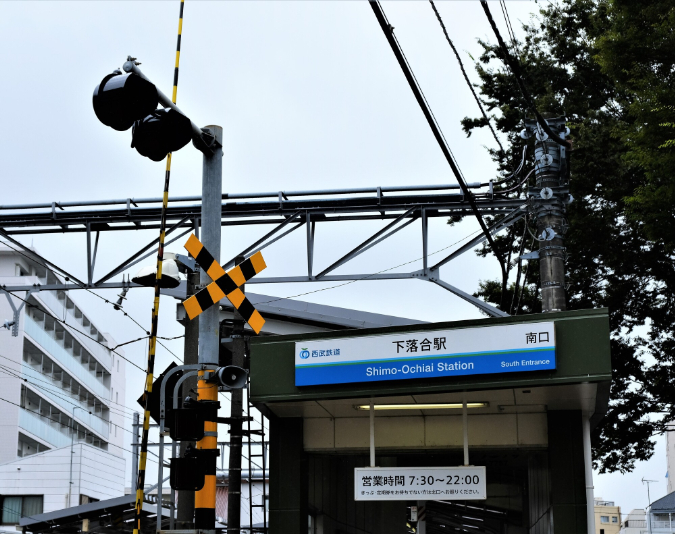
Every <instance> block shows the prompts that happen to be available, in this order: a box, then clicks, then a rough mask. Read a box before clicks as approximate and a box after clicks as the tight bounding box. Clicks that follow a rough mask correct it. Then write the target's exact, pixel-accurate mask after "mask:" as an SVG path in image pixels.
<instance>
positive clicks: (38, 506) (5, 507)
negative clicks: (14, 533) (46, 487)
mask: <svg viewBox="0 0 675 534" xmlns="http://www.w3.org/2000/svg"><path fill="white" fill-rule="evenodd" d="M42 500H43V496H42V495H7V496H3V497H0V505H1V506H2V524H3V525H16V524H18V523H19V520H20V519H21V518H22V517H30V516H33V515H37V514H41V513H42Z"/></svg>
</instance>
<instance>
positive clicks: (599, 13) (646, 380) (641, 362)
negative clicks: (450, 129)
mask: <svg viewBox="0 0 675 534" xmlns="http://www.w3.org/2000/svg"><path fill="white" fill-rule="evenodd" d="M674 22H675V7H674V6H673V4H672V1H651V2H634V1H631V0H613V1H596V0H559V1H557V2H549V3H548V4H547V5H546V6H545V7H543V8H542V9H541V10H540V12H539V15H538V16H536V17H534V18H533V19H532V20H531V21H529V22H528V23H526V24H525V25H524V33H525V37H524V39H523V41H522V42H520V43H518V45H517V46H515V45H513V46H512V48H511V50H510V52H511V54H513V55H514V56H515V57H517V58H518V60H519V62H520V65H521V70H522V73H523V77H524V80H525V84H526V86H527V87H528V89H529V91H530V93H531V94H532V96H533V98H534V99H535V105H536V106H537V109H538V110H539V111H540V112H547V113H549V114H552V115H555V116H560V115H564V116H566V117H567V118H568V126H569V127H570V129H571V139H572V141H573V150H572V153H571V161H570V164H571V192H572V195H573V196H574V198H575V200H574V202H573V203H572V204H571V205H570V206H569V208H568V214H567V220H568V223H569V230H568V232H567V235H566V246H567V252H568V254H569V257H568V260H567V264H566V268H567V279H566V284H567V305H568V309H588V308H598V307H607V308H609V312H610V324H611V330H612V334H611V345H612V365H613V380H612V386H611V391H610V408H609V413H608V415H607V416H606V417H605V418H604V420H603V421H602V423H601V424H600V425H599V426H598V428H596V429H595V431H594V435H593V452H594V460H595V462H596V464H597V465H598V466H599V468H600V470H601V472H605V471H617V470H618V471H622V472H625V471H630V470H632V469H633V467H634V466H635V461H637V460H646V459H648V458H649V457H651V455H652V454H653V451H654V444H653V441H652V440H651V437H652V436H653V435H654V434H655V433H658V432H663V431H664V424H665V421H667V420H669V419H673V418H675V406H674V403H673V393H672V391H669V390H672V386H671V384H673V383H674V382H673V379H674V378H675V371H674V369H675V367H674V366H673V365H672V364H673V363H674V362H673V360H674V358H675V341H674V340H673V339H674V334H675V326H674V325H675V294H674V293H675V262H674V261H673V260H674V259H675V258H674V255H673V250H674V247H675V230H674V229H673V228H675V224H673V223H675V220H674V219H675V215H674V214H675V208H674V206H675V203H674V202H673V201H674V200H675V142H673V141H671V140H672V139H674V138H675V129H674V128H673V127H672V125H673V124H675V111H674V110H675V92H674V91H673V89H672V87H673V82H674V81H675V80H674V79H673V78H674V77H675V32H674V28H675V25H674V24H673V23H674ZM480 43H481V45H482V47H483V53H482V55H481V57H480V59H479V61H478V62H477V63H476V68H477V72H478V74H479V76H480V80H481V82H480V85H479V87H480V91H481V98H482V100H483V102H484V104H485V106H486V108H487V109H489V110H490V112H491V113H493V114H494V111H495V110H498V111H499V113H498V114H496V116H494V117H493V119H494V121H495V124H496V126H497V128H498V129H499V130H500V131H501V132H503V133H504V134H505V135H506V137H507V138H508V149H507V150H506V153H502V152H500V151H495V150H493V151H490V153H491V156H492V157H493V158H494V159H495V161H496V162H498V164H499V168H500V170H501V171H502V173H506V172H508V169H513V168H515V167H516V163H515V162H516V161H517V160H519V158H520V154H521V151H522V148H523V144H524V143H525V141H523V140H522V139H520V138H519V137H518V136H517V133H518V132H519V131H520V130H521V129H522V128H523V124H522V121H523V118H524V117H525V115H526V113H528V111H529V110H528V109H527V107H526V104H525V102H524V100H523V97H522V95H521V94H520V92H519V90H518V87H517V85H516V83H515V81H514V78H513V75H512V73H511V72H510V71H509V70H508V69H507V68H506V67H505V66H504V64H503V63H502V62H501V61H500V50H499V48H498V47H497V46H496V45H495V44H492V43H490V42H488V41H481V42H480ZM528 114H529V113H528ZM462 126H463V128H464V130H465V131H466V133H467V135H471V132H472V131H473V130H474V129H475V128H480V127H483V126H484V120H483V119H482V118H471V117H467V118H466V119H464V120H463V121H462ZM528 158H529V160H530V161H531V160H532V151H530V152H529V153H528ZM526 170H527V169H526ZM516 193H518V191H515V192H511V193H510V194H516ZM496 245H497V246H499V247H503V249H502V252H504V253H505V255H507V254H509V255H510V258H511V260H512V261H511V268H512V274H511V280H512V279H513V269H517V265H516V262H515V261H514V258H516V257H517V256H518V255H519V254H520V251H521V250H524V251H525V252H527V251H530V250H533V249H534V250H536V249H537V248H538V245H537V243H536V242H535V241H533V239H532V238H531V236H530V233H529V231H528V230H527V229H526V228H525V225H524V224H520V225H514V227H513V228H512V231H511V233H509V234H506V235H502V236H500V238H499V240H498V241H497V242H496ZM490 252H491V251H490V250H489V248H487V247H484V248H483V249H481V250H480V251H478V253H479V254H482V255H485V254H488V253H490ZM531 263H532V264H531V265H526V266H524V267H523V273H522V277H520V278H522V281H521V280H519V277H516V280H517V281H519V282H520V283H519V284H518V285H516V284H515V283H511V285H510V286H509V289H508V292H509V294H508V295H506V298H505V299H504V300H503V302H504V303H506V304H505V305H502V307H503V308H504V309H505V310H506V311H511V313H533V312H538V311H540V310H541V305H540V304H539V295H538V292H539V287H538V279H539V272H538V271H539V268H538V264H537V262H531ZM521 285H522V287H521ZM501 287H502V285H501V280H500V281H484V282H482V283H481V284H480V287H479V290H478V291H477V293H476V295H477V296H480V297H482V298H484V299H485V300H487V301H489V302H492V303H499V302H500V292H501ZM518 303H520V304H518ZM509 305H510V308H509Z"/></svg>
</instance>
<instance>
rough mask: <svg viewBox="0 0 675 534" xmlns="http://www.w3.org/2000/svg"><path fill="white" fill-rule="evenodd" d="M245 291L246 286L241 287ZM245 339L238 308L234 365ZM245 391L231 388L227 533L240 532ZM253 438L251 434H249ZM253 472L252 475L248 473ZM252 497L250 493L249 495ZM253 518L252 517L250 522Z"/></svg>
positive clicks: (239, 361) (241, 361)
mask: <svg viewBox="0 0 675 534" xmlns="http://www.w3.org/2000/svg"><path fill="white" fill-rule="evenodd" d="M244 259H245V258H244V257H243V256H237V258H236V259H235V264H237V265H239V264H240V263H241V262H243V261H244ZM240 289H241V290H242V292H243V291H244V286H243V285H242V286H241V288H240ZM245 352H246V340H245V339H244V320H243V318H242V317H241V315H239V313H238V312H237V311H235V313H234V321H233V324H232V365H236V366H237V367H244V355H245ZM243 398H244V397H243V392H242V390H241V389H235V390H232V397H231V401H230V421H231V422H230V458H229V468H228V469H229V470H228V473H229V480H228V490H227V532H228V534H230V533H232V532H237V533H239V532H241V453H242V431H243V424H242V416H243V414H244V402H243ZM249 439H250V437H249ZM249 475H250V474H249ZM249 498H250V496H249ZM252 523H253V518H252V517H251V524H252Z"/></svg>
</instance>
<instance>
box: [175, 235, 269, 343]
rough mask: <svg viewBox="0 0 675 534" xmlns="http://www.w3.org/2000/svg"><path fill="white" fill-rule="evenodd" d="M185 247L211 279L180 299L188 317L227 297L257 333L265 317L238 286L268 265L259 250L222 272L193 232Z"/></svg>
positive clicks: (194, 315) (196, 314)
mask: <svg viewBox="0 0 675 534" xmlns="http://www.w3.org/2000/svg"><path fill="white" fill-rule="evenodd" d="M185 248H186V250H187V251H188V252H189V253H190V256H192V257H193V258H194V259H195V260H196V261H197V263H198V264H199V266H200V267H201V268H202V269H203V270H204V272H205V273H206V274H208V275H209V278H211V280H213V282H211V283H210V284H209V285H208V286H206V287H205V288H204V289H202V290H201V291H199V292H197V294H195V295H193V296H191V297H190V298H189V299H187V300H186V301H185V302H183V306H185V311H186V312H187V314H188V317H189V318H190V320H192V319H194V318H195V317H197V316H198V315H199V314H200V313H202V312H203V311H204V310H206V309H208V308H210V307H211V306H213V305H214V304H216V303H217V302H220V300H221V299H222V298H223V297H227V298H228V300H229V301H230V302H231V303H232V305H233V306H234V307H235V308H236V309H237V311H238V312H239V313H240V314H241V316H242V317H243V318H244V320H245V321H246V322H247V323H248V324H249V325H250V327H251V328H252V329H253V331H254V332H255V333H256V334H259V333H260V331H261V330H262V327H263V325H264V324H265V319H263V318H262V315H260V313H258V310H256V309H255V308H254V307H253V304H251V302H250V301H249V300H248V299H247V298H246V296H245V295H244V292H243V291H242V290H241V289H239V288H240V287H241V286H242V285H243V284H244V283H246V282H247V281H248V280H250V279H251V278H253V277H254V276H255V275H256V274H258V273H259V272H260V271H262V270H263V269H264V268H265V267H267V265H265V260H264V259H263V256H262V253H260V252H256V253H255V254H253V256H251V257H250V258H246V260H244V261H243V262H242V263H240V264H239V265H237V266H236V267H234V268H233V269H231V270H229V271H228V272H225V269H223V268H222V267H221V266H220V265H219V264H218V262H217V261H216V260H214V259H213V256H211V254H210V253H209V251H208V250H206V247H205V246H204V245H203V244H202V242H201V241H199V239H197V238H196V237H195V236H194V234H192V235H191V236H190V238H189V239H188V240H187V243H185Z"/></svg>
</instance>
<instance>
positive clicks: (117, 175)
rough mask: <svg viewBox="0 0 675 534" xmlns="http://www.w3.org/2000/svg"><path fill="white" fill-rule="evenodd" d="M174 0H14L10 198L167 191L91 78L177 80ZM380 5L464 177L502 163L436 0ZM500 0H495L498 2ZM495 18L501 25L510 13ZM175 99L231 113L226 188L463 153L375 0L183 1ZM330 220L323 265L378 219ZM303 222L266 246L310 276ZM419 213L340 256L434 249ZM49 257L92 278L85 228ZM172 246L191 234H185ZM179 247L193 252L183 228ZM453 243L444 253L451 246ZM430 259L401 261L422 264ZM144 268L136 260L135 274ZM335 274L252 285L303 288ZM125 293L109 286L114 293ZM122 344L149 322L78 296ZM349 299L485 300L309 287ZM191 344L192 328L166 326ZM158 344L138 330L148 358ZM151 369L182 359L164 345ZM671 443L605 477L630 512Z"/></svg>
mask: <svg viewBox="0 0 675 534" xmlns="http://www.w3.org/2000/svg"><path fill="white" fill-rule="evenodd" d="M437 6H438V9H439V11H440V12H441V15H442V16H443V17H444V20H445V23H446V26H447V28H448V31H449V33H450V35H451V37H452V39H453V40H454V41H455V44H456V46H457V48H458V49H459V50H460V53H461V55H462V57H463V60H464V61H465V64H466V65H467V68H468V70H469V75H470V77H471V78H472V79H473V80H476V79H477V77H476V75H475V72H474V70H473V68H472V66H471V63H472V61H471V56H473V57H474V58H476V57H478V55H479V54H480V46H479V45H478V43H477V39H479V38H483V39H492V36H491V35H489V34H488V32H489V30H490V28H489V26H488V24H487V22H486V20H485V17H484V14H483V12H482V10H481V8H480V4H479V3H478V2H476V1H445V2H443V1H439V2H438V3H437ZM178 8H179V3H178V1H149V2H141V1H135V2H119V1H117V2H113V1H109V2H106V1H96V2H79V1H78V2H59V1H50V2H28V1H15V2H4V3H3V16H2V17H1V18H0V35H1V36H2V40H3V46H2V47H0V60H1V64H2V65H3V68H4V75H3V80H2V83H0V101H1V102H3V104H4V109H3V110H2V116H3V121H2V123H3V128H1V129H0V154H1V156H2V169H3V170H2V175H3V180H2V183H3V185H4V187H3V198H2V201H1V203H2V204H15V203H27V202H52V201H66V200H92V199H108V198H127V197H149V196H154V197H157V196H160V195H161V192H162V185H163V176H164V164H163V163H153V162H151V161H150V160H148V159H146V158H143V157H141V156H139V155H138V154H137V153H136V152H135V150H133V149H130V148H129V144H130V140H131V133H130V132H116V131H114V130H112V129H110V128H106V127H104V126H103V125H102V124H100V123H99V122H98V120H97V119H96V117H95V115H94V113H93V110H92V107H91V95H92V92H93V89H94V87H95V86H96V85H97V84H98V83H99V82H100V80H101V78H102V77H103V76H105V75H106V74H108V73H110V72H111V71H112V70H114V69H115V68H119V67H121V65H122V63H123V62H124V60H125V59H126V57H127V55H129V54H130V55H133V56H135V57H137V58H138V59H139V61H141V62H142V65H141V69H142V70H143V71H144V73H145V74H146V75H147V76H148V77H150V78H151V79H152V80H153V81H154V82H155V83H156V84H157V85H158V87H160V88H161V89H162V90H163V91H164V92H165V93H166V94H170V92H171V85H172V79H173V67H174V50H175V43H176V30H177V17H178ZM508 8H509V12H510V16H511V20H512V22H513V24H514V26H516V28H518V27H519V24H518V23H517V22H516V20H522V21H526V20H527V19H528V18H529V15H530V13H531V12H534V11H536V9H537V4H536V3H534V2H530V1H519V2H515V1H509V2H508ZM384 9H385V12H386V14H387V16H388V18H389V20H390V22H391V24H392V25H393V26H394V27H395V32H396V35H397V37H398V39H399V41H400V43H401V45H402V47H403V49H404V51H405V53H406V55H407V57H408V60H409V61H410V63H411V65H412V68H413V70H414V72H415V74H416V76H417V78H418V80H419V82H420V84H421V86H422V88H423V90H424V92H425V94H426V96H427V98H428V100H429V102H430V104H431V106H432V108H433V111H434V113H435V115H436V117H437V119H438V121H439V123H440V124H441V127H442V128H443V130H444V133H445V135H446V137H447V139H448V142H449V144H450V146H451V148H452V150H453V152H454V154H455V156H456V157H457V161H458V163H459V165H460V167H461V169H462V171H463V173H464V175H465V176H466V178H467V180H468V181H479V180H480V181H484V180H486V179H489V178H492V177H494V176H495V166H494V165H493V163H492V162H491V160H490V159H489V157H488V155H487V152H486V150H485V146H490V147H491V146H493V145H494V140H493V139H492V138H491V137H490V136H489V134H487V133H486V132H477V133H475V134H474V135H473V136H472V137H471V138H469V139H467V138H466V136H465V135H464V134H463V133H462V131H461V127H460V123H459V121H460V120H461V119H462V118H464V117H465V116H472V117H475V116H476V115H477V113H478V110H477V109H476V105H475V102H474V101H473V98H472V96H471V94H470V92H469V90H468V88H467V86H466V85H465V82H464V80H463V79H462V76H461V73H460V70H459V68H458V66H457V62H456V60H455V58H454V56H453V55H452V53H451V50H450V49H449V47H448V45H447V43H446V42H445V38H444V36H443V34H442V32H441V29H440V27H439V26H438V23H437V21H436V19H435V16H434V14H433V12H432V10H431V8H430V6H429V4H428V3H426V2H403V1H401V2H385V3H384ZM493 11H494V14H495V17H497V15H498V14H499V15H501V14H500V12H499V8H498V4H497V3H495V4H494V9H493ZM497 23H498V24H499V25H500V26H501V28H502V31H503V32H504V33H506V30H505V26H504V23H503V19H501V18H498V19H497ZM178 105H179V106H180V107H181V109H183V111H185V112H186V113H188V114H189V115H190V117H191V118H192V119H193V120H194V121H195V122H196V123H197V124H200V125H207V124H218V125H221V126H222V127H223V128H224V139H225V142H224V153H225V155H224V161H223V169H224V176H223V190H224V191H225V192H249V191H251V192H252V191H276V190H293V189H296V190H297V189H324V188H325V189H328V188H336V187H361V186H388V185H410V184H435V183H438V184H443V183H454V178H453V177H452V175H451V172H450V169H449V168H448V165H447V163H446V161H445V159H444V157H443V155H442V153H441V151H440V150H439V148H438V146H437V144H436V142H435V141H434V139H433V137H432V134H431V132H430V130H429V128H428V126H427V124H426V122H425V120H424V117H423V115H422V113H421V112H420V109H419V107H418V106H417V103H416V102H415V99H414V97H413V96H412V93H411V91H410V89H409V87H408V85H407V83H406V81H405V79H404V77H403V75H402V73H401V71H400V69H399V67H398V64H397V63H396V61H395V58H394V56H393V54H392V52H391V49H390V48H389V45H388V44H387V41H386V40H385V38H384V36H383V34H382V32H381V30H380V28H379V25H378V23H377V21H376V20H375V17H374V15H373V13H372V10H371V8H370V7H369V5H368V4H367V2H364V1H352V2H329V1H323V2H309V1H303V2H284V1H278V2H215V1H195V0H186V3H185V13H184V23H183V40H182V51H181V64H180V79H179V87H178ZM171 176H172V179H171V195H172V196H173V195H198V194H200V193H201V154H200V153H199V152H197V151H196V150H195V149H194V148H192V146H191V145H189V146H188V147H186V148H184V149H183V150H181V151H180V152H177V153H176V154H175V155H174V158H173V168H172V175H171ZM324 226H325V225H319V226H318V227H317V255H316V260H315V265H316V268H321V267H322V266H324V267H325V266H327V265H330V263H332V262H333V261H335V260H336V259H337V258H339V257H341V256H342V255H343V254H344V253H346V252H347V251H349V250H350V249H351V248H353V247H354V246H355V245H356V244H358V243H359V242H360V241H362V240H363V239H365V238H366V237H367V236H368V235H369V234H370V233H372V232H374V231H376V230H377V229H379V228H381V227H382V226H383V224H363V223H360V224H355V223H340V224H334V225H333V227H324ZM267 230H268V229H265V228H261V227H258V228H249V227H237V228H225V229H224V230H223V243H222V247H223V252H222V254H223V258H225V257H231V256H232V255H234V254H235V253H237V252H239V251H240V250H241V249H242V248H244V247H245V246H247V245H248V244H250V243H251V242H253V241H254V240H255V239H257V238H258V237H260V236H261V235H263V234H264V233H265V232H266V231H267ZM475 230H476V224H475V223H474V222H473V221H465V222H463V223H461V224H459V225H457V226H455V227H453V228H452V229H450V228H448V227H447V225H446V224H445V221H442V220H435V221H433V223H432V224H431V226H430V251H435V250H438V249H442V248H444V247H447V246H449V245H451V244H452V243H454V242H456V241H459V240H460V239H462V238H465V237H466V236H468V235H470V234H472V233H473V232H474V231H475ZM301 233H302V232H298V235H295V234H294V235H293V236H291V237H290V238H288V239H287V240H283V241H281V242H280V243H278V244H275V245H273V246H272V247H270V248H269V249H266V250H265V258H266V261H267V264H268V266H269V267H268V271H269V274H270V275H282V274H284V275H290V274H303V271H302V269H303V267H304V265H305V264H304V243H303V241H302V236H301V235H299V234H301ZM419 235H420V229H419V225H416V224H413V225H410V226H409V227H408V228H407V229H406V230H403V231H402V232H400V233H399V234H397V237H396V238H395V239H392V240H389V241H386V242H385V243H383V244H380V245H378V246H377V247H375V248H374V249H372V250H371V251H369V252H368V253H365V254H363V255H362V256H360V257H359V258H358V259H357V260H355V261H354V263H353V266H351V267H349V269H347V268H344V269H342V270H340V271H338V272H342V273H347V272H375V271H379V270H381V269H385V268H389V267H393V266H395V265H398V264H400V263H403V262H407V261H410V260H415V259H417V258H419V257H420V255H421V241H420V239H419ZM155 237H156V234H155V232H154V231H153V232H134V233H131V232H126V233H118V234H112V233H104V234H103V235H102V237H101V245H100V251H99V257H98V259H97V263H96V273H97V274H99V275H102V274H103V273H105V272H108V271H109V270H111V269H112V268H113V267H115V266H116V265H117V264H118V263H119V262H120V261H121V260H122V259H124V258H125V257H127V256H129V255H131V254H132V253H133V252H135V250H136V249H137V248H140V246H142V245H144V244H146V243H147V242H149V241H150V240H152V239H153V238H155ZM23 241H24V243H26V244H29V245H30V244H31V243H33V244H34V245H35V246H36V247H37V249H38V250H39V251H40V252H41V253H43V254H44V255H45V256H46V257H48V258H49V259H51V260H53V261H54V262H56V263H57V264H59V265H61V266H62V267H63V268H65V269H66V270H69V271H71V272H72V273H73V274H75V275H76V276H79V277H80V278H85V276H86V266H85V255H86V248H85V240H84V235H83V234H78V235H72V234H70V235H64V236H61V235H52V236H49V237H45V236H35V237H34V238H26V239H24V240H23ZM176 245H179V244H178V243H176ZM176 245H174V246H172V247H169V250H170V251H175V252H180V251H181V250H180V246H176ZM437 257H438V258H439V259H440V258H441V257H442V256H440V255H437ZM420 266H421V265H420V262H417V263H413V264H411V265H408V266H406V269H410V270H413V269H417V268H419V267H420ZM134 272H135V269H134V268H132V270H131V271H130V273H131V274H134ZM441 274H442V276H443V278H444V279H445V280H447V281H448V282H450V283H451V284H453V285H456V286H458V287H460V288H462V289H464V290H465V291H467V292H469V293H471V292H473V291H475V289H476V288H477V285H478V282H479V281H480V280H483V279H488V278H494V277H496V276H497V275H498V265H497V262H496V260H495V259H494V258H487V259H479V258H477V257H476V256H475V255H474V254H473V253H467V254H465V255H464V256H463V257H461V258H460V259H459V260H457V261H454V262H452V263H451V264H449V265H448V266H447V267H445V268H444V269H443V270H442V273H441ZM331 285H333V284H303V285H300V284H295V285H277V286H261V285H256V286H254V287H251V288H250V289H249V291H251V290H252V291H255V292H257V293H265V294H269V295H275V296H293V295H297V294H300V293H304V292H307V291H312V290H315V289H319V288H323V287H329V286H331ZM116 293H117V292H108V293H107V294H106V296H107V297H108V298H114V297H115V296H116ZM73 296H74V298H75V299H76V300H77V301H78V302H79V303H81V304H82V305H83V306H84V307H85V308H86V309H87V313H88V314H89V315H91V316H92V317H93V318H94V320H95V321H96V322H97V323H98V324H99V325H102V327H103V325H105V328H104V330H105V329H107V330H109V332H110V333H111V334H112V336H113V337H114V338H115V339H116V340H117V341H118V342H124V341H128V340H130V339H134V338H136V337H138V336H140V335H143V332H142V331H141V330H140V329H139V328H138V327H136V326H135V325H134V324H133V323H131V322H130V321H128V320H126V319H125V318H123V317H121V316H120V314H119V313H117V312H115V311H113V310H112V308H111V307H109V306H105V305H102V304H101V302H100V301H99V300H97V299H95V298H94V297H92V296H91V295H88V294H86V293H84V292H78V293H77V294H75V295H73ZM301 298H302V299H305V300H309V301H313V302H319V303H324V304H332V305H336V306H342V307H349V308H355V309H360V310H367V311H372V312H380V313H387V314H390V315H399V316H403V317H411V318H415V319H422V320H428V321H441V320H455V319H466V318H475V317H480V314H479V313H478V311H477V310H476V309H475V308H474V307H472V306H470V305H468V304H466V303H465V302H463V301H462V300H460V299H458V298H456V297H454V296H453V295H451V294H450V293H447V292H445V291H444V290H443V289H441V288H439V287H437V286H434V285H432V284H429V283H424V282H421V281H413V280H410V281H395V282H381V281H370V282H367V281H363V282H357V283H354V284H350V285H346V286H342V287H339V288H334V289H329V290H326V291H323V292H319V293H313V294H310V295H305V296H303V297H301ZM151 306H152V295H151V290H136V291H132V292H131V293H130V296H129V300H128V302H127V304H126V309H127V311H128V312H129V313H130V314H131V315H133V316H134V317H135V318H137V319H138V320H139V321H140V322H141V323H143V324H145V325H148V329H149V323H150V311H151ZM175 306H176V301H173V300H172V299H168V298H163V299H162V304H161V314H160V334H161V335H163V336H166V337H171V336H175V335H180V334H181V333H182V328H181V327H180V325H178V324H177V323H176V322H175V321H174V316H175ZM168 345H169V347H170V348H171V350H173V351H174V352H175V353H176V354H179V355H180V354H182V344H181V342H180V340H178V341H174V342H168ZM145 350H146V349H145V345H144V344H143V343H137V344H135V345H130V346H128V347H127V350H126V354H127V356H128V357H129V358H130V359H133V360H134V361H136V362H138V363H139V365H141V367H144V366H145V360H146V353H145ZM159 350H160V352H159V353H158V361H157V368H158V369H160V370H161V369H163V368H164V367H165V366H166V365H168V363H169V362H170V361H171V359H172V358H171V356H170V355H169V354H168V353H167V351H165V350H163V349H161V348H160V349H159ZM127 376H128V387H127V404H128V406H133V407H134V408H135V399H136V398H137V397H138V396H139V395H140V393H141V391H142V387H143V375H142V373H141V372H140V371H137V370H135V369H134V368H132V367H131V366H127ZM665 471H666V463H665V449H664V446H663V440H662V439H660V438H659V440H658V448H657V453H656V455H655V457H654V459H653V460H651V461H650V462H647V463H646V464H644V465H640V467H639V469H638V470H636V472H635V473H634V474H631V475H629V476H624V477H621V476H618V475H611V476H599V477H596V495H600V496H602V497H604V498H605V499H615V500H616V501H617V503H618V504H620V505H621V506H622V508H623V510H624V512H627V511H628V510H629V509H631V508H634V507H642V506H644V505H645V504H646V488H643V487H642V485H641V484H640V482H639V480H640V478H641V477H642V476H644V477H646V478H649V479H657V480H658V481H659V482H658V484H656V485H655V486H653V488H652V495H657V496H660V495H662V494H664V493H665V478H664V475H665Z"/></svg>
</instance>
